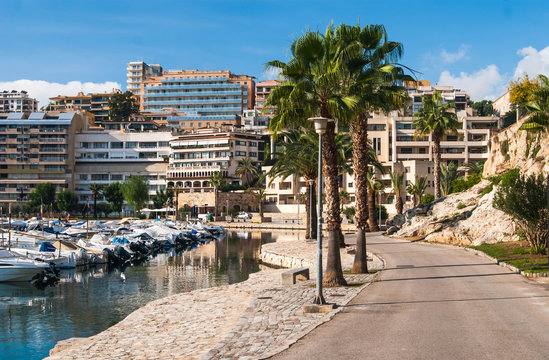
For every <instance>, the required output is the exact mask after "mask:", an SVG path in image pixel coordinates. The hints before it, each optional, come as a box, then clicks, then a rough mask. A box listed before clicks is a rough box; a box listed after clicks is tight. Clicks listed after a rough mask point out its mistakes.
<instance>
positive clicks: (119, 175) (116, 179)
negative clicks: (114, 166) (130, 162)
mask: <svg viewBox="0 0 549 360" xmlns="http://www.w3.org/2000/svg"><path fill="white" fill-rule="evenodd" d="M122 179H123V178H122V174H111V180H115V181H118V180H122Z"/></svg>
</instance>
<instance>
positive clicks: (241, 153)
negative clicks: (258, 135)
mask: <svg viewBox="0 0 549 360" xmlns="http://www.w3.org/2000/svg"><path fill="white" fill-rule="evenodd" d="M235 155H236V156H246V152H245V151H236V153H235Z"/></svg>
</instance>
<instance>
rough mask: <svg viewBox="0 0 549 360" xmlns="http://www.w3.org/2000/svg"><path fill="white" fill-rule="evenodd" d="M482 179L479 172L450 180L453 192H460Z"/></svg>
mask: <svg viewBox="0 0 549 360" xmlns="http://www.w3.org/2000/svg"><path fill="white" fill-rule="evenodd" d="M480 180H482V175H481V174H471V175H469V176H467V178H464V177H460V178H457V179H456V180H454V181H453V182H452V188H453V192H455V193H457V192H462V191H465V190H468V189H470V188H472V187H473V186H475V185H476V184H478V183H479V182H480Z"/></svg>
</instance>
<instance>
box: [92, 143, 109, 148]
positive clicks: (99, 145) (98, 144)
mask: <svg viewBox="0 0 549 360" xmlns="http://www.w3.org/2000/svg"><path fill="white" fill-rule="evenodd" d="M108 147H109V143H108V142H94V143H93V148H94V149H107V148H108Z"/></svg>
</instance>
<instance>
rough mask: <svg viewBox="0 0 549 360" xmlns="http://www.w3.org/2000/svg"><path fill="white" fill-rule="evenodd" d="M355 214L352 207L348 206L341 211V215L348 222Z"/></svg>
mask: <svg viewBox="0 0 549 360" xmlns="http://www.w3.org/2000/svg"><path fill="white" fill-rule="evenodd" d="M355 213H356V210H355V207H354V206H349V207H346V208H345V209H343V215H345V216H346V217H347V219H349V220H352V219H353V218H354V217H355Z"/></svg>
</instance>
